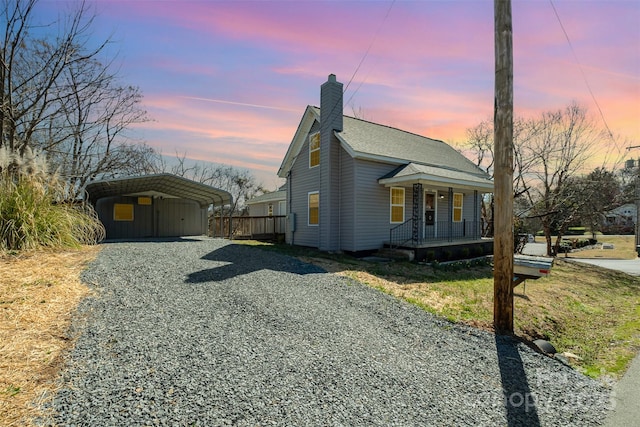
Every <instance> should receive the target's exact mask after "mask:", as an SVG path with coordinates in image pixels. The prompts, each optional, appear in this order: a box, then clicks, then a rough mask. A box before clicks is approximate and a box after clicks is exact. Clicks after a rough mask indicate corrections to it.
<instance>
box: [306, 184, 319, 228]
mask: <svg viewBox="0 0 640 427" xmlns="http://www.w3.org/2000/svg"><path fill="white" fill-rule="evenodd" d="M308 198H309V222H308V224H309V225H318V224H319V223H320V193H318V192H317V191H314V192H312V193H309V194H308Z"/></svg>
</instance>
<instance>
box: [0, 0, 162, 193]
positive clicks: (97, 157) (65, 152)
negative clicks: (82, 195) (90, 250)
mask: <svg viewBox="0 0 640 427" xmlns="http://www.w3.org/2000/svg"><path fill="white" fill-rule="evenodd" d="M36 6H37V1H36V0H3V3H2V9H1V10H0V16H2V18H3V21H4V22H5V27H4V31H2V34H1V35H0V37H1V38H0V147H3V146H4V147H8V149H9V150H11V151H13V152H16V153H18V154H20V155H22V154H24V153H25V151H26V150H27V149H28V148H33V149H39V150H42V151H43V152H44V153H46V154H47V156H48V158H49V160H50V163H51V164H52V165H53V166H54V167H56V168H58V170H59V172H60V174H61V176H62V177H64V178H66V179H68V180H69V185H68V188H69V190H70V196H71V197H73V196H74V195H75V194H76V193H77V192H78V191H79V190H80V189H81V188H82V187H83V186H84V185H85V184H86V182H87V181H89V180H92V179H95V178H102V177H109V176H115V175H118V174H129V173H132V172H133V171H140V170H141V169H142V170H146V169H148V166H149V165H150V163H151V157H152V155H153V150H152V149H151V148H149V147H148V146H145V145H137V144H131V143H130V140H128V139H127V137H126V133H125V130H126V129H127V128H128V127H130V126H131V125H132V124H134V123H140V122H141V121H144V120H146V113H145V112H144V111H143V110H142V109H141V108H140V107H139V105H140V102H141V99H142V95H141V94H140V92H139V90H138V89H137V88H135V87H132V86H126V85H121V84H120V83H119V82H118V79H117V76H116V72H115V71H112V70H113V66H112V64H111V63H103V62H101V61H100V60H99V59H98V56H100V55H101V54H102V52H103V50H104V47H105V46H106V45H107V44H108V43H109V42H110V40H109V39H106V40H104V41H102V42H101V43H99V44H98V45H94V46H92V45H90V42H89V40H90V37H89V36H90V30H91V26H92V23H93V15H91V14H90V11H89V8H88V7H87V5H86V3H84V2H80V3H79V5H78V8H77V9H76V10H75V11H74V12H72V13H71V14H69V15H67V16H66V17H65V18H63V19H61V20H55V21H52V22H50V23H45V24H44V25H36V24H34V23H33V15H34V10H35V8H36Z"/></svg>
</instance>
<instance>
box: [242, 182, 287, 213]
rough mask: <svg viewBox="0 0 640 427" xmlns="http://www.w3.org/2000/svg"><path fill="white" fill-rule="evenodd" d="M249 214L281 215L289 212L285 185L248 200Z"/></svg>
mask: <svg viewBox="0 0 640 427" xmlns="http://www.w3.org/2000/svg"><path fill="white" fill-rule="evenodd" d="M246 204H247V206H248V207H249V216H279V215H282V216H284V215H286V214H287V191H286V188H285V186H284V185H283V186H282V187H280V188H278V190H277V191H273V192H271V193H265V194H262V195H260V196H256V197H254V198H253V199H250V200H248V201H247V203H246Z"/></svg>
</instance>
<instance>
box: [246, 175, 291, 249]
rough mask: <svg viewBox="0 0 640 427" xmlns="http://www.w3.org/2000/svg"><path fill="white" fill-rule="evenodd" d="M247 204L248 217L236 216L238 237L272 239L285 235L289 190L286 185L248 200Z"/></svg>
mask: <svg viewBox="0 0 640 427" xmlns="http://www.w3.org/2000/svg"><path fill="white" fill-rule="evenodd" d="M247 206H248V208H249V216H248V217H237V218H234V221H235V224H236V225H235V227H234V229H235V233H234V235H235V237H236V238H243V237H249V238H252V239H272V238H277V237H278V236H284V232H285V226H286V220H285V218H286V217H285V216H286V215H287V192H286V190H285V187H284V186H282V187H280V188H279V189H278V190H277V191H273V192H271V193H265V194H262V195H260V196H256V197H254V198H252V199H251V200H248V201H247Z"/></svg>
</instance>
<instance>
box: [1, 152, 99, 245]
mask: <svg viewBox="0 0 640 427" xmlns="http://www.w3.org/2000/svg"><path fill="white" fill-rule="evenodd" d="M65 194H66V191H65V183H64V182H63V181H62V180H61V179H60V178H59V177H58V176H57V175H56V174H51V173H49V172H48V168H47V163H46V160H45V159H44V157H43V156H42V155H38V154H37V153H33V152H31V151H27V152H26V153H25V154H24V155H22V156H18V155H17V154H15V153H12V152H10V151H9V150H8V149H6V148H0V251H5V252H6V251H11V250H33V249H38V248H63V247H66V248H68V247H78V246H80V245H83V244H95V243H97V242H99V241H100V240H102V239H103V238H104V236H105V230H104V226H103V225H102V223H101V222H100V220H99V219H98V217H97V215H96V213H95V211H94V210H93V208H92V207H91V206H90V205H88V204H86V203H73V202H68V201H65Z"/></svg>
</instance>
